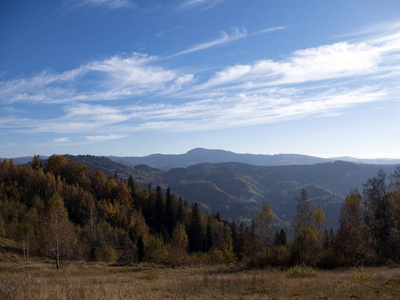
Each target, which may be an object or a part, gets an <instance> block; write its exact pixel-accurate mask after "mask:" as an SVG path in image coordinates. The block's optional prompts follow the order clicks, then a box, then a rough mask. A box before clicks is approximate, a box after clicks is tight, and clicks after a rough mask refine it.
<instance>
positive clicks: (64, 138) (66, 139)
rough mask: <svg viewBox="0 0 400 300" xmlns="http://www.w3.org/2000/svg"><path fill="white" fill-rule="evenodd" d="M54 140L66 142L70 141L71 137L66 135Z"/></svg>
mask: <svg viewBox="0 0 400 300" xmlns="http://www.w3.org/2000/svg"><path fill="white" fill-rule="evenodd" d="M54 141H55V142H57V143H66V142H69V141H70V139H69V138H66V137H61V138H57V139H54Z"/></svg>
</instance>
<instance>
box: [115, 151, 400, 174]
mask: <svg viewBox="0 0 400 300" xmlns="http://www.w3.org/2000/svg"><path fill="white" fill-rule="evenodd" d="M107 157H108V158H110V159H111V160H113V161H116V162H119V163H123V164H126V165H129V166H133V167H134V166H137V165H142V164H145V165H148V166H150V167H152V168H157V169H161V170H169V169H173V168H179V167H183V168H185V167H188V166H191V165H197V164H201V163H225V162H239V163H246V164H250V165H255V166H286V165H314V164H317V163H325V162H333V161H336V160H343V161H348V162H354V163H361V164H385V165H388V164H400V159H358V158H353V157H335V158H320V157H315V156H309V155H301V154H275V155H266V154H239V153H234V152H231V151H225V150H218V149H216V150H211V149H204V148H196V149H193V150H190V151H188V152H187V153H184V154H152V155H148V156H143V157H133V156H132V157H120V156H107Z"/></svg>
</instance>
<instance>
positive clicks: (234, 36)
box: [169, 29, 247, 57]
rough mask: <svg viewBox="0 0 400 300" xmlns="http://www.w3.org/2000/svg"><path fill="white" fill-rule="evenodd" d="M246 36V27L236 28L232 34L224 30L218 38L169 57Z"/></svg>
mask: <svg viewBox="0 0 400 300" xmlns="http://www.w3.org/2000/svg"><path fill="white" fill-rule="evenodd" d="M246 36H247V31H246V30H245V29H242V30H239V29H236V30H235V31H234V32H233V33H232V34H228V33H227V32H225V31H223V32H221V36H220V37H219V38H217V39H214V40H211V41H208V42H205V43H201V44H196V45H193V46H191V47H189V48H187V49H186V50H183V51H181V52H178V53H176V54H173V55H171V56H169V57H175V56H179V55H183V54H188V53H192V52H197V51H201V50H205V49H208V48H212V47H216V46H219V45H222V44H227V43H229V42H232V41H236V40H239V39H242V38H244V37H246Z"/></svg>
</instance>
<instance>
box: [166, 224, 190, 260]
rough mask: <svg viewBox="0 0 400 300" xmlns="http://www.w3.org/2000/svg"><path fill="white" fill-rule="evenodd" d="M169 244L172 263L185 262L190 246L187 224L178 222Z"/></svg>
mask: <svg viewBox="0 0 400 300" xmlns="http://www.w3.org/2000/svg"><path fill="white" fill-rule="evenodd" d="M168 246H169V247H168V254H169V260H170V263H171V264H173V265H178V266H181V265H183V264H185V263H186V260H187V251H188V247H189V240H188V236H187V234H186V232H185V225H183V224H182V223H178V224H177V225H176V227H175V229H174V230H173V233H172V237H171V240H170V242H169V245H168Z"/></svg>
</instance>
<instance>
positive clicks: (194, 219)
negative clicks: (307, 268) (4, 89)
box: [0, 155, 400, 267]
mask: <svg viewBox="0 0 400 300" xmlns="http://www.w3.org/2000/svg"><path fill="white" fill-rule="evenodd" d="M0 163H1V164H0V235H1V236H3V237H6V238H8V239H11V240H14V241H16V242H18V243H20V244H21V246H22V249H23V255H24V257H25V259H26V260H28V259H29V257H31V256H40V257H50V258H54V259H55V261H56V262H57V267H59V266H60V260H61V261H62V260H63V259H83V260H96V261H108V262H118V263H121V264H126V263H132V262H137V261H149V262H157V263H164V264H169V265H183V264H188V263H190V264H198V263H226V264H231V263H235V262H237V261H242V262H243V263H245V264H248V265H250V266H265V265H275V266H289V265H292V264H301V263H305V264H308V265H313V266H319V267H335V266H341V265H353V264H359V263H365V264H371V263H387V262H390V261H392V262H393V261H394V262H399V255H400V168H398V169H396V170H395V172H393V174H392V175H390V176H387V175H386V174H385V173H384V172H383V171H382V172H379V173H378V174H377V175H376V176H375V177H373V178H371V179H369V180H367V181H366V183H365V185H364V189H363V192H362V194H360V193H358V192H357V191H354V192H352V193H350V194H349V195H348V196H347V197H346V199H345V201H344V203H343V204H342V205H341V207H340V216H339V218H338V221H339V228H338V230H337V232H335V231H334V230H329V228H326V215H325V211H324V210H325V209H324V207H322V206H319V207H313V206H312V205H311V202H312V201H310V200H311V199H310V198H309V194H308V191H307V189H309V190H312V189H313V188H315V187H314V186H305V187H303V188H301V189H298V190H297V191H298V193H297V195H296V201H295V202H294V203H293V211H294V214H293V215H292V216H291V217H292V218H293V230H294V237H293V239H290V240H288V238H287V234H286V232H285V230H283V229H282V228H281V227H277V226H276V224H277V223H276V220H277V214H276V213H275V212H274V210H273V208H272V206H270V205H269V204H268V202H264V204H263V206H262V209H261V210H260V212H259V213H258V214H257V215H256V216H255V218H254V219H253V220H252V221H251V225H250V226H249V227H247V228H246V227H245V226H244V225H243V224H237V223H230V222H227V221H225V220H224V219H223V218H224V215H223V214H222V217H221V214H220V213H216V214H214V215H208V214H204V213H201V211H200V208H199V205H198V204H197V203H194V204H191V205H189V204H188V203H187V201H185V200H184V199H182V198H178V197H176V196H174V194H173V193H172V192H171V189H169V188H167V189H166V190H165V192H164V191H163V190H162V189H161V187H159V186H157V187H155V188H152V187H151V186H148V187H144V188H143V187H141V186H140V185H139V184H138V183H136V182H135V181H134V179H133V178H132V177H129V178H128V179H126V180H125V179H119V178H118V177H117V176H107V175H106V174H105V173H104V172H102V171H99V170H95V169H92V168H90V167H88V166H87V165H85V164H83V163H81V162H77V161H70V160H68V159H67V158H66V157H65V156H60V155H53V156H51V157H49V159H48V160H47V162H46V164H45V165H44V166H43V165H42V162H41V159H40V157H39V156H35V157H34V159H33V160H32V162H31V164H30V165H29V166H22V165H15V164H14V163H13V161H7V160H2V161H1V162H0ZM240 166H241V167H242V168H250V167H249V166H247V165H240ZM203 167H207V168H208V169H209V178H210V180H211V179H213V181H214V182H218V183H219V182H220V181H219V180H218V178H223V179H224V180H223V181H222V182H221V183H219V184H222V183H223V182H226V180H228V181H229V179H231V180H234V178H236V177H237V174H236V175H232V173H231V172H227V173H223V172H221V170H219V172H214V171H213V170H214V169H213V168H212V167H210V165H203ZM226 170H229V168H228V169H226ZM189 171H191V169H187V172H189ZM171 172H177V171H176V170H175V171H171ZM172 175H173V174H171V175H170V176H172ZM278 175H279V173H275V174H273V176H271V178H272V177H274V178H276V180H279V176H278ZM174 176H175V178H177V175H176V174H175V175H174ZM213 176H214V177H215V178H213ZM299 176H305V175H304V174H301V172H300V173H299ZM185 178H187V180H189V181H192V182H194V180H197V181H199V180H200V178H196V172H193V173H187V174H186V175H185ZM177 180H178V179H177ZM179 180H182V179H179ZM241 180H244V181H248V183H249V184H250V186H251V185H252V186H254V191H255V192H257V189H261V188H262V186H261V185H259V184H257V183H256V182H252V179H251V178H241ZM210 182H211V181H210ZM208 184H211V183H208ZM221 186H222V185H221ZM246 186H248V185H246ZM189 188H190V185H189ZM193 189H195V186H193ZM213 189H215V190H218V189H216V188H215V187H213ZM238 189H240V186H239V187H238ZM220 192H221V193H223V190H220ZM206 196H207V195H206V194H204V197H206ZM278 224H279V223H278Z"/></svg>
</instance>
